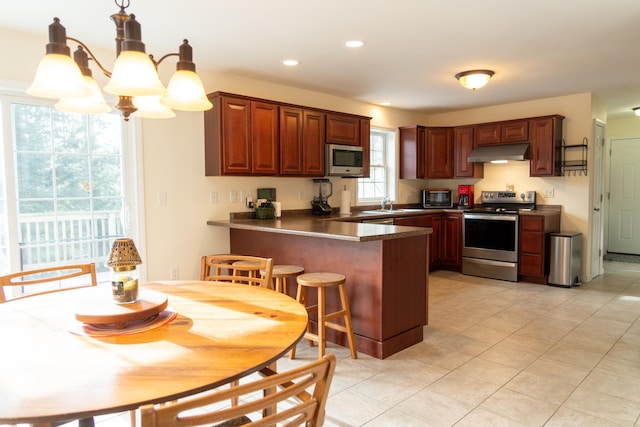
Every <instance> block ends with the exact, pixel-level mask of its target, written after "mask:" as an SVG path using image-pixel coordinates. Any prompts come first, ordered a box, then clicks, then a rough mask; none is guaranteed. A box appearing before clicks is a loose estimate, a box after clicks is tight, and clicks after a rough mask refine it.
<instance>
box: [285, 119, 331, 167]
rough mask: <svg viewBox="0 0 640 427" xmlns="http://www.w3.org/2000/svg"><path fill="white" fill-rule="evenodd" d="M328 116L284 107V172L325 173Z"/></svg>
mask: <svg viewBox="0 0 640 427" xmlns="http://www.w3.org/2000/svg"><path fill="white" fill-rule="evenodd" d="M324 119H325V116H324V114H323V113H322V112H319V111H313V110H305V109H302V108H295V107H280V175H283V176H286V175H288V176H323V175H324V135H325V134H324V132H325V120H324Z"/></svg>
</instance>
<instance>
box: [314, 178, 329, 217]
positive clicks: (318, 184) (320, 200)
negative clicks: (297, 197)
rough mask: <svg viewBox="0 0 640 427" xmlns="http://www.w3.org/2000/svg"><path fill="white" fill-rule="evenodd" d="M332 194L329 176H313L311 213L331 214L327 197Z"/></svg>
mask: <svg viewBox="0 0 640 427" xmlns="http://www.w3.org/2000/svg"><path fill="white" fill-rule="evenodd" d="M332 194H333V185H332V184H331V181H329V178H314V180H313V200H312V201H311V213H312V214H313V215H329V214H331V206H329V203H328V200H329V197H331V195H332Z"/></svg>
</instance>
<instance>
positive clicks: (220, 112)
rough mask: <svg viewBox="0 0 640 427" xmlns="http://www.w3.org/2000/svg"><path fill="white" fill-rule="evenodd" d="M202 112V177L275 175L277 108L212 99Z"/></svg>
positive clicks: (265, 104) (222, 97) (269, 104)
mask: <svg viewBox="0 0 640 427" xmlns="http://www.w3.org/2000/svg"><path fill="white" fill-rule="evenodd" d="M209 99H210V101H211V102H212V103H213V108H212V109H211V110H208V111H206V112H205V140H206V142H205V174H206V175H207V176H218V175H252V174H258V175H277V174H278V152H279V141H278V106H277V105H276V104H271V103H268V102H258V101H251V100H247V99H244V98H236V97H232V96H212V97H210V98H209Z"/></svg>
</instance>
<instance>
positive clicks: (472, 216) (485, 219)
mask: <svg viewBox="0 0 640 427" xmlns="http://www.w3.org/2000/svg"><path fill="white" fill-rule="evenodd" d="M535 197H536V193H535V191H526V192H524V193H521V194H518V193H516V192H513V191H483V192H482V194H481V202H482V204H481V206H479V207H477V208H474V209H468V210H466V211H465V212H464V213H463V214H462V273H463V274H469V275H472V276H481V277H489V278H493V279H500V280H509V281H512V282H517V281H518V212H519V211H520V210H523V209H525V210H531V209H535V203H536V202H535Z"/></svg>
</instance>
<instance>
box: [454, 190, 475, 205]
mask: <svg viewBox="0 0 640 427" xmlns="http://www.w3.org/2000/svg"><path fill="white" fill-rule="evenodd" d="M472 207H473V185H458V208H460V209H467V208H472Z"/></svg>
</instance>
